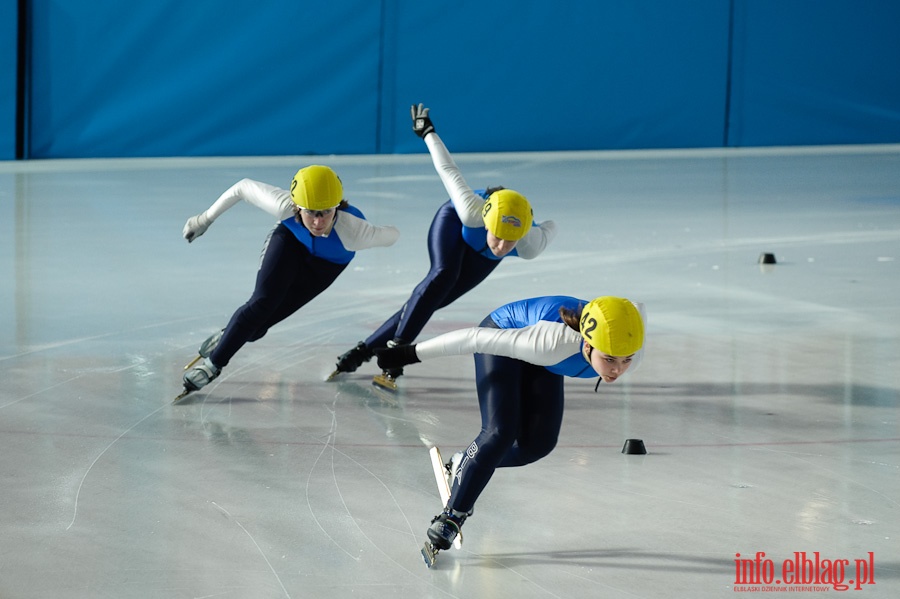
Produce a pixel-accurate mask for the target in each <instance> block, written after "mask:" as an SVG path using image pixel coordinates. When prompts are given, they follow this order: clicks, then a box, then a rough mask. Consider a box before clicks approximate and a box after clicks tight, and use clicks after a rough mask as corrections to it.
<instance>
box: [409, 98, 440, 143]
mask: <svg viewBox="0 0 900 599" xmlns="http://www.w3.org/2000/svg"><path fill="white" fill-rule="evenodd" d="M429 110H430V109H429V108H425V106H424V105H423V104H419V105H418V106H416V105H415V104H413V105H412V106H411V107H410V109H409V113H410V115H411V116H412V122H413V127H412V128H413V131H415V132H416V135H418V136H419V137H421V138H422V139H425V136H426V135H428V134H429V133H433V132H434V124H433V123H432V122H431V117H429V116H428V111H429Z"/></svg>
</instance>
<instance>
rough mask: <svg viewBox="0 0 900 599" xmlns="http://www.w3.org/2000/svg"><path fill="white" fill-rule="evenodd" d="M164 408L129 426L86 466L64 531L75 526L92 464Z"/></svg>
mask: <svg viewBox="0 0 900 599" xmlns="http://www.w3.org/2000/svg"><path fill="white" fill-rule="evenodd" d="M165 407H167V406H166V405H161V406H160V407H158V408H156V409H155V410H153V411H152V412H150V413H149V414H147V415H146V416H144V417H143V418H141V419H140V420H138V421H137V422H135V423H134V424H132V425H131V426H129V427H128V428H127V429H125V430H124V431H122V433H121V434H120V435H119V436H118V437H116V438H115V439H113V440H112V441H110V443H109V445H107V446H106V447H104V448H103V451H101V452H100V453H99V454H97V457H95V458H94V461H93V462H91V465H90V466H88V468H87V470H86V471H85V473H84V476H82V477H81V482H79V483H78V489H77V490H76V491H75V507H74V508H73V512H72V521H71V522H69V525H68V526H66V530H69V529H70V528H72V526H73V525H74V524H75V519H76V518H77V517H78V499H79V497H80V496H81V488H82V487H83V486H84V481H85V480H86V479H87V477H88V474H90V473H91V470H92V469H93V468H94V464H96V463H97V462H98V461H100V458H102V457H103V454H105V453H106V452H107V451H109V448H110V447H112V446H113V445H115V444H116V443H117V442H118V441H119V439H121V438H122V437H124V436H125V435H127V434H128V433H130V432H131V431H132V430H134V429H135V428H136V427H137V426H138V425H140V424H141V423H142V422H144V421H145V420H147V419H148V418H150V417H151V416H153V415H155V414H156V413H157V412H159V411H160V410H162V409H163V408H165Z"/></svg>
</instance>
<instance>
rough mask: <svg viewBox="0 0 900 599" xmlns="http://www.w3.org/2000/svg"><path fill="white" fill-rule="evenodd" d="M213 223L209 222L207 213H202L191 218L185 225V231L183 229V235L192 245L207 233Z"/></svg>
mask: <svg viewBox="0 0 900 599" xmlns="http://www.w3.org/2000/svg"><path fill="white" fill-rule="evenodd" d="M211 223H212V221H211V220H209V217H208V216H206V213H205V212H201V213H200V214H198V215H197V216H192V217H190V218H189V219H188V220H187V222H186V223H184V229H182V231H181V234H182V235H183V236H184V238H185V239H187V241H188V243H190V242H192V241H194V240H195V239H197V238H198V237H200V236H201V235H203V234H204V233H206V230H207V229H208V228H209V225H210V224H211Z"/></svg>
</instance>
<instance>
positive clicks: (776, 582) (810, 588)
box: [734, 551, 875, 593]
mask: <svg viewBox="0 0 900 599" xmlns="http://www.w3.org/2000/svg"><path fill="white" fill-rule="evenodd" d="M734 557H735V560H734V591H735V592H736V593H738V592H751V593H759V592H797V591H807V592H817V591H830V590H832V589H834V590H835V591H848V590H851V589H852V590H854V591H859V590H862V589H863V588H865V587H866V586H867V585H873V584H875V554H874V553H873V552H871V551H870V552H869V553H868V554H867V556H866V557H863V558H857V559H852V560H851V559H827V558H824V557H822V555H821V554H820V553H819V552H818V551H816V552H814V553H812V554H807V553H806V552H805V551H795V552H794V555H793V557H789V558H787V559H785V560H783V561H782V562H780V563H778V562H776V561H775V560H772V559H769V558H767V557H766V552H765V551H757V552H756V555H755V556H754V557H752V558H747V557H741V554H740V553H736V554H735V556H734Z"/></svg>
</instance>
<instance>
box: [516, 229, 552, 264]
mask: <svg viewBox="0 0 900 599" xmlns="http://www.w3.org/2000/svg"><path fill="white" fill-rule="evenodd" d="M554 237H556V223H555V222H553V221H552V220H545V221H544V222H542V223H541V224H540V225H538V226H536V227H531V230H530V231H528V234H527V235H526V236H525V237H523V238H522V239H520V240H519V242H518V243H517V244H516V254H518V256H519V257H520V258H525V259H526V260H531V259H532V258H536V257H538V256H539V255H540V254H541V253H542V252H543V251H544V250H545V249H547V246H548V245H550V242H551V241H553V238H554Z"/></svg>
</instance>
